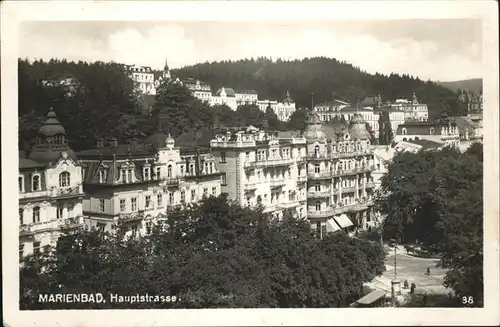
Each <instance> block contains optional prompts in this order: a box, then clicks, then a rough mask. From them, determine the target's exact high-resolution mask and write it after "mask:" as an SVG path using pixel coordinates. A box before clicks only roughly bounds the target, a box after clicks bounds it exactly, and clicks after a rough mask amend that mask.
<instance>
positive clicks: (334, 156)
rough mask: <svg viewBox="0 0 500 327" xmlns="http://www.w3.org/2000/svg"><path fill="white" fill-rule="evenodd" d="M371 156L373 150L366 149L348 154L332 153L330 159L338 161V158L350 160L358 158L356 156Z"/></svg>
mask: <svg viewBox="0 0 500 327" xmlns="http://www.w3.org/2000/svg"><path fill="white" fill-rule="evenodd" d="M370 154H373V150H371V149H367V150H362V151H350V152H332V153H331V154H330V155H331V158H332V159H339V158H352V157H358V156H367V155H370Z"/></svg>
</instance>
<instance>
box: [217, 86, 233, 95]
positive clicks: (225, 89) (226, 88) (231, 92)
mask: <svg viewBox="0 0 500 327" xmlns="http://www.w3.org/2000/svg"><path fill="white" fill-rule="evenodd" d="M224 91H226V95H227V96H228V97H235V96H236V93H235V92H234V90H233V89H232V88H230V87H224ZM221 92H222V88H221V89H219V90H218V91H217V95H220V93H221Z"/></svg>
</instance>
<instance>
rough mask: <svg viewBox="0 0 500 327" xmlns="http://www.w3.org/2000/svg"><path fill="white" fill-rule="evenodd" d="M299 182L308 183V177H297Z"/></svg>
mask: <svg viewBox="0 0 500 327" xmlns="http://www.w3.org/2000/svg"><path fill="white" fill-rule="evenodd" d="M297 182H299V183H302V182H307V176H306V175H299V176H297Z"/></svg>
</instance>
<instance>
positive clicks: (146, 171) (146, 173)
mask: <svg viewBox="0 0 500 327" xmlns="http://www.w3.org/2000/svg"><path fill="white" fill-rule="evenodd" d="M150 179H151V168H149V167H144V180H145V181H149V180H150Z"/></svg>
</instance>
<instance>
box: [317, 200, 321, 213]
mask: <svg viewBox="0 0 500 327" xmlns="http://www.w3.org/2000/svg"><path fill="white" fill-rule="evenodd" d="M320 210H321V202H320V201H316V211H320Z"/></svg>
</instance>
